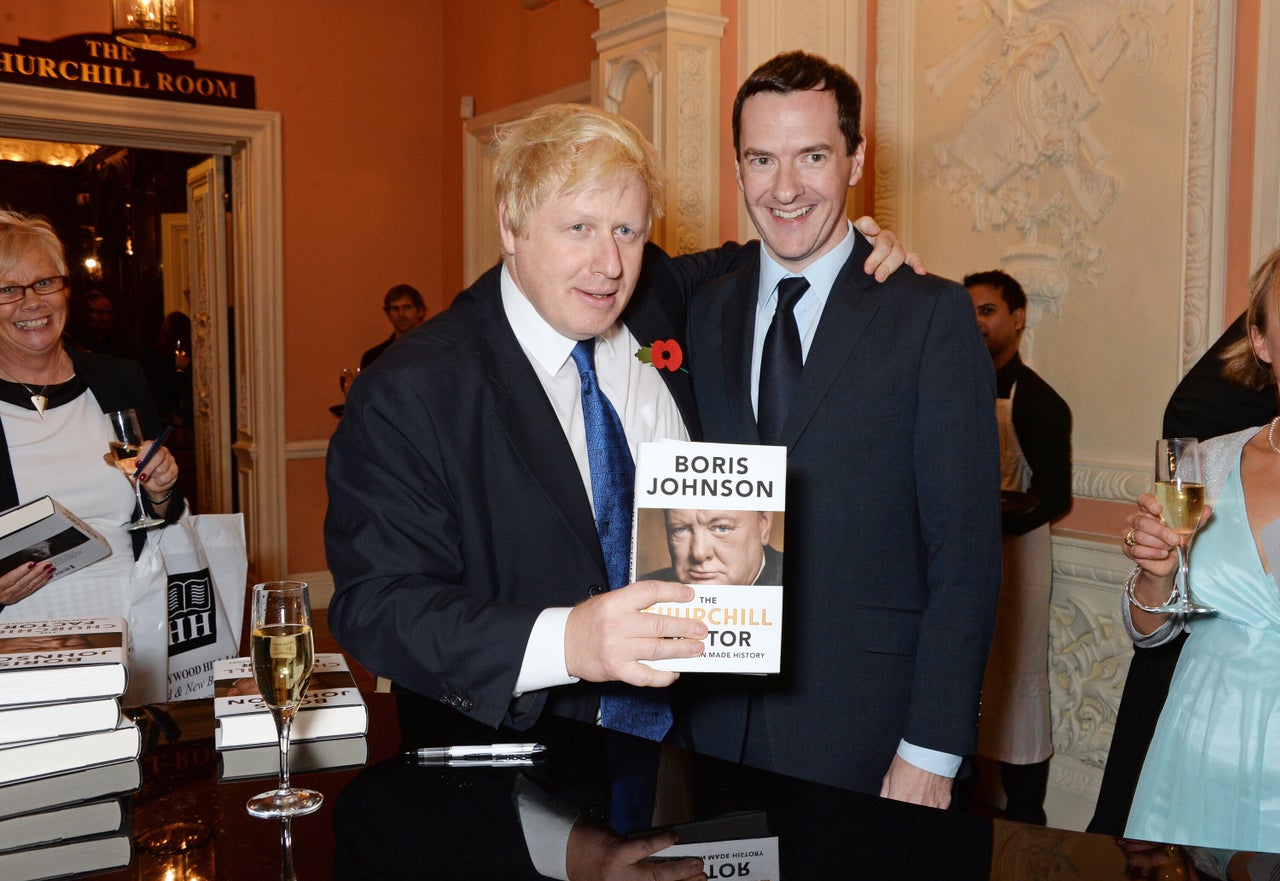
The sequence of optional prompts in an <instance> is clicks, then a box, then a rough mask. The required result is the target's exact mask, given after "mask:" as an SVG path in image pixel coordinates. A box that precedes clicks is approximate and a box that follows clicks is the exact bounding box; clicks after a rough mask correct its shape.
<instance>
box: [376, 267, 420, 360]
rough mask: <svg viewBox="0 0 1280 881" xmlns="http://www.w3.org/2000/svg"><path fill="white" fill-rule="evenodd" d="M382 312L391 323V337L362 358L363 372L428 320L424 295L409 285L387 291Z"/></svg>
mask: <svg viewBox="0 0 1280 881" xmlns="http://www.w3.org/2000/svg"><path fill="white" fill-rule="evenodd" d="M382 311H383V312H385V313H386V316H387V320H388V321H390V322H391V336H390V337H388V338H387V339H386V341H384V342H381V343H378V345H376V346H374V347H373V348H372V349H370V350H369V351H367V352H365V353H364V354H363V355H361V356H360V369H361V370H364V369H365V368H366V367H368V366H369V365H370V364H372V363H373V362H374V359H376V358H377V357H378V356H379V355H381V354H382V353H383V352H385V351H386V350H387V347H388V346H390V345H391V344H392V343H394V342H395V341H396V340H398V339H400V337H402V336H404V335H405V334H406V333H408V332H409V331H411V330H413V329H414V328H415V327H417V326H418V325H419V324H421V323H422V322H423V321H425V320H426V319H427V304H426V303H424V302H423V301H422V294H420V293H418V289H417V288H415V287H413V286H411V285H407V284H398V285H396V286H395V287H393V288H392V289H391V290H389V291H387V293H386V294H385V295H384V296H383V298H382Z"/></svg>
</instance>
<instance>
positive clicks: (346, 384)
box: [338, 367, 360, 398]
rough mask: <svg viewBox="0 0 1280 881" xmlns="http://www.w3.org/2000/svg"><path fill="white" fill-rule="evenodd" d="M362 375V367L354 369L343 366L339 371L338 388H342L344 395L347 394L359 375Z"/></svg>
mask: <svg viewBox="0 0 1280 881" xmlns="http://www.w3.org/2000/svg"><path fill="white" fill-rule="evenodd" d="M359 375H360V368H359V367H357V368H356V369H355V370H352V369H351V368H350V367H343V368H342V370H340V371H339V372H338V388H340V389H342V396H343V397H344V398H345V397H346V396H347V389H349V388H351V383H353V382H355V379H356V377H357V376H359Z"/></svg>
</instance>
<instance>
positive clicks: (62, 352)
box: [4, 349, 67, 422]
mask: <svg viewBox="0 0 1280 881" xmlns="http://www.w3.org/2000/svg"><path fill="white" fill-rule="evenodd" d="M66 356H67V350H66V349H58V363H57V364H55V365H54V368H53V374H52V375H51V376H50V378H49V381H48V382H46V383H45V384H44V386H43V387H42V388H41V389H40V391H39V392H36V391H34V390H32V388H31V386H29V385H27V384H26V383H25V382H23V381H22V380H20V379H18V377H16V376H13V374H12V373H9V371H8V370H5V371H4V372H5V373H8V374H9V375H10V376H13V381H14V382H16V383H17V384H18V385H20V386H22V387H23V388H24V389H26V390H27V394H29V395H30V396H31V406H33V407H35V408H36V414H37V415H39V417H40V421H41V422H44V408H45V407H48V406H49V398H48V397H47V396H46V395H45V392H47V391H48V390H49V386H50V385H52V384H53V377H54V376H57V375H58V371H59V370H60V369H61V368H62V359H63V358H65V357H66Z"/></svg>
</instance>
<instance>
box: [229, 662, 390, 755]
mask: <svg viewBox="0 0 1280 881" xmlns="http://www.w3.org/2000/svg"><path fill="white" fill-rule="evenodd" d="M213 695H214V696H213V715H214V718H216V719H217V720H218V730H217V732H216V733H215V735H214V743H215V745H216V746H217V748H218V749H228V748H233V747H243V746H261V745H263V744H271V743H276V742H277V736H276V725H275V722H274V721H273V720H272V718H271V712H270V710H268V709H267V705H266V704H265V703H264V702H263V700H262V696H261V695H260V694H259V693H258V686H257V684H256V683H255V682H254V679H253V664H252V662H251V661H250V660H249V659H248V658H228V659H226V660H222V661H216V662H214V666H213ZM368 729H369V709H368V707H367V706H365V702H364V698H363V697H361V696H360V689H359V688H358V687H357V686H356V680H355V677H354V676H352V675H351V669H350V668H349V667H348V666H347V659H346V658H344V657H343V656H342V655H341V654H340V653H338V652H318V653H317V654H316V656H315V663H314V665H313V667H312V672H311V682H310V683H309V684H308V685H307V691H306V694H304V695H303V697H302V704H301V706H300V708H299V709H298V715H297V716H296V717H294V720H293V730H292V732H291V734H290V739H291V741H292V742H293V743H298V742H300V741H307V740H321V739H324V738H330V737H352V736H356V735H360V734H364V733H365V732H366V731H368ZM291 752H292V750H291Z"/></svg>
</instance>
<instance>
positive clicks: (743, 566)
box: [631, 441, 787, 673]
mask: <svg viewBox="0 0 1280 881" xmlns="http://www.w3.org/2000/svg"><path fill="white" fill-rule="evenodd" d="M786 496H787V451H786V448H785V447H769V446H757V445H752V444H708V443H693V442H677V441H663V442H660V443H645V444H641V445H640V449H639V454H638V455H637V457H636V492H635V520H634V522H633V529H632V553H631V580H632V581H645V580H656V581H679V582H682V583H684V584H687V585H689V586H690V587H692V588H694V590H696V591H697V596H696V597H695V598H694V599H693V600H692V601H691V602H688V603H659V604H656V605H654V606H651V607H650V608H649V609H646V610H645V611H647V612H651V613H654V614H661V615H674V616H679V617H684V618H695V619H698V620H700V621H703V622H704V623H706V625H707V628H708V631H709V632H708V634H707V638H706V650H705V651H704V652H703V654H702V655H701V656H699V657H696V658H682V659H678V660H667V661H653V662H646V663H650V665H651V666H653V667H656V668H658V669H660V670H678V671H682V672H701V673H777V672H779V671H780V670H781V663H782V658H781V649H782V559H783V553H784V550H783V518H784V512H785V508H786Z"/></svg>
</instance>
